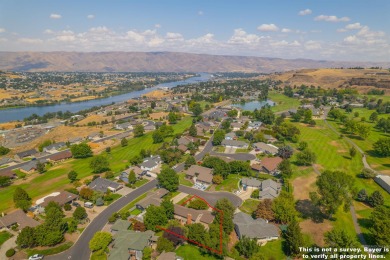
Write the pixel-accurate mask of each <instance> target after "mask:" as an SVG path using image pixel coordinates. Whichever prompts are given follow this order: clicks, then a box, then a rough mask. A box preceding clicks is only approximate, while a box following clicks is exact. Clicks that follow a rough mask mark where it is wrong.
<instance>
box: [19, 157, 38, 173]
mask: <svg viewBox="0 0 390 260" xmlns="http://www.w3.org/2000/svg"><path fill="white" fill-rule="evenodd" d="M36 168H37V161H36V160H34V161H29V162H28V163H26V164H25V165H22V166H20V168H19V169H20V170H23V171H26V172H29V171H31V170H33V169H36Z"/></svg>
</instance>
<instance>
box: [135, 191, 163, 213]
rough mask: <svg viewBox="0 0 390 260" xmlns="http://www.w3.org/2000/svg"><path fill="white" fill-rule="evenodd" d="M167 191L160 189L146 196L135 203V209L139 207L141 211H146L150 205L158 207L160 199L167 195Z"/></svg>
mask: <svg viewBox="0 0 390 260" xmlns="http://www.w3.org/2000/svg"><path fill="white" fill-rule="evenodd" d="M168 192H169V191H168V190H166V189H164V188H161V189H158V190H156V191H155V192H153V193H152V194H150V195H148V196H147V197H146V198H144V199H142V200H140V201H139V202H138V203H137V207H141V208H142V209H146V208H147V207H149V206H150V205H154V206H160V204H161V198H162V197H164V196H165V195H167V194H168Z"/></svg>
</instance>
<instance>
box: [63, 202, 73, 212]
mask: <svg viewBox="0 0 390 260" xmlns="http://www.w3.org/2000/svg"><path fill="white" fill-rule="evenodd" d="M71 209H72V206H71V205H70V204H68V203H66V204H65V205H64V210H65V211H69V210H71Z"/></svg>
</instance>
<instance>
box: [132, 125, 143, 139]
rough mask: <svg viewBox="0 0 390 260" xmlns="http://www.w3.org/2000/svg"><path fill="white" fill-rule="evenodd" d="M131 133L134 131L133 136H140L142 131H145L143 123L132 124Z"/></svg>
mask: <svg viewBox="0 0 390 260" xmlns="http://www.w3.org/2000/svg"><path fill="white" fill-rule="evenodd" d="M133 133H134V137H140V136H143V135H144V133H145V128H144V126H143V125H141V124H137V125H135V126H134V130H133Z"/></svg>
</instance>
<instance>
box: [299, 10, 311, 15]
mask: <svg viewBox="0 0 390 260" xmlns="http://www.w3.org/2000/svg"><path fill="white" fill-rule="evenodd" d="M311 13H312V11H311V10H310V9H305V10H302V11H299V13H298V15H301V16H303V15H308V14H311Z"/></svg>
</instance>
